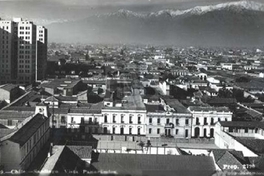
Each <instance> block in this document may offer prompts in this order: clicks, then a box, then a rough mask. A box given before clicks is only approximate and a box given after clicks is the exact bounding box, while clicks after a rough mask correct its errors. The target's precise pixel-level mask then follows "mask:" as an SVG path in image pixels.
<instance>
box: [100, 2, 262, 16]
mask: <svg viewBox="0 0 264 176" xmlns="http://www.w3.org/2000/svg"><path fill="white" fill-rule="evenodd" d="M228 9H229V10H234V11H237V12H239V11H243V10H252V11H264V4H262V3H259V2H254V1H236V2H229V3H221V4H217V5H209V6H196V7H194V8H190V9H187V10H177V9H166V10H161V11H158V12H151V13H137V12H133V11H130V10H126V9H120V10H119V11H118V12H115V13H109V14H103V15H98V17H103V16H126V17H138V18H149V17H153V16H154V17H158V16H160V15H164V14H167V15H170V16H171V17H177V16H181V15H203V14H205V13H208V12H212V11H217V10H228Z"/></svg>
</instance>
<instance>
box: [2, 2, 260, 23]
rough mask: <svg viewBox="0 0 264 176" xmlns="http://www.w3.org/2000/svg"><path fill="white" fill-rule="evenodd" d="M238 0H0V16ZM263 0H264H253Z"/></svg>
mask: <svg viewBox="0 0 264 176" xmlns="http://www.w3.org/2000/svg"><path fill="white" fill-rule="evenodd" d="M230 1H238V0H0V17H1V18H4V19H6V18H9V19H10V18H12V17H23V18H26V19H29V20H35V22H36V23H38V24H46V23H51V22H53V21H54V22H56V21H58V20H75V19H82V18H86V17H89V16H91V15H95V14H102V13H111V12H115V11H117V10H119V9H127V10H132V11H137V12H150V11H159V10H163V9H188V8H192V7H194V6H198V5H210V4H217V3H222V2H230ZM254 1H259V2H264V0H254Z"/></svg>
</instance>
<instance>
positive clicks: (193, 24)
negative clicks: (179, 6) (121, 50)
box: [47, 1, 264, 46]
mask: <svg viewBox="0 0 264 176" xmlns="http://www.w3.org/2000/svg"><path fill="white" fill-rule="evenodd" d="M47 27H48V29H50V36H51V38H52V40H59V41H60V40H68V41H76V42H84V43H118V44H120V43H139V44H161V45H163V44H169V45H184V46H188V45H192V46H193V45H205V46H259V45H261V46H262V45H264V4H262V3H256V2H252V1H239V2H229V3H222V4H217V5H211V6H197V7H194V8H191V9H187V10H182V11H180V10H176V11H175V10H169V9H167V10H161V11H158V12H151V13H139V12H132V11H129V10H124V9H121V10H119V11H117V12H114V13H109V14H105V15H98V16H91V17H88V18H86V19H83V20H79V21H73V22H66V23H55V24H52V25H49V26H47ZM65 36H66V37H67V39H66V38H65ZM63 42H65V41H63Z"/></svg>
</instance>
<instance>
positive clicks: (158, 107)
mask: <svg viewBox="0 0 264 176" xmlns="http://www.w3.org/2000/svg"><path fill="white" fill-rule="evenodd" d="M145 106H146V109H147V112H159V113H161V112H165V110H164V108H163V107H162V106H161V105H156V104H145Z"/></svg>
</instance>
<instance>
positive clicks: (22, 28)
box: [19, 26, 30, 30]
mask: <svg viewBox="0 0 264 176" xmlns="http://www.w3.org/2000/svg"><path fill="white" fill-rule="evenodd" d="M19 29H20V30H24V29H26V30H30V27H28V26H27V27H24V26H20V28H19Z"/></svg>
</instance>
